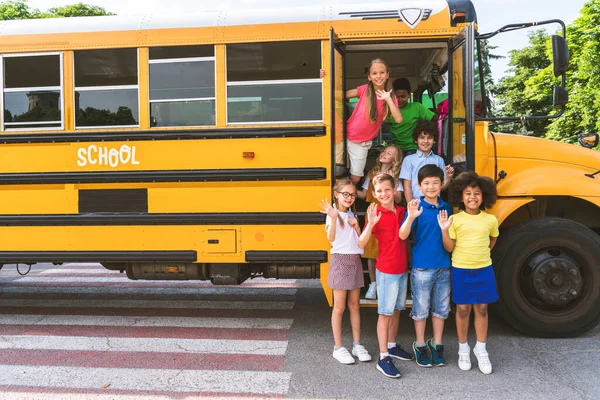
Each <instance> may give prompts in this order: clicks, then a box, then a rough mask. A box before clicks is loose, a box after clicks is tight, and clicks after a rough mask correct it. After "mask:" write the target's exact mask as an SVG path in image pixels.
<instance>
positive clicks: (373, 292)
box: [365, 282, 377, 300]
mask: <svg viewBox="0 0 600 400" xmlns="http://www.w3.org/2000/svg"><path fill="white" fill-rule="evenodd" d="M376 298H377V282H371V283H369V289H368V290H367V294H365V299H369V300H375V299H376Z"/></svg>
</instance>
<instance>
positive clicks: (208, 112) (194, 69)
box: [149, 45, 215, 127]
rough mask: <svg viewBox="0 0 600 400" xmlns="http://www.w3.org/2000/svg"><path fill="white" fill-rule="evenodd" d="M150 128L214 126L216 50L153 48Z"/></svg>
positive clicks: (207, 47) (151, 55) (188, 47)
mask: <svg viewBox="0 0 600 400" xmlns="http://www.w3.org/2000/svg"><path fill="white" fill-rule="evenodd" d="M149 54H150V60H149V69H150V121H151V126H152V127H163V126H201V125H215V48H214V46H212V45H209V46H177V47H173V46H172V47H152V48H150V50H149Z"/></svg>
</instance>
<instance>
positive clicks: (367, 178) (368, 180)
mask: <svg viewBox="0 0 600 400" xmlns="http://www.w3.org/2000/svg"><path fill="white" fill-rule="evenodd" d="M396 181H397V182H398V186H396V190H397V191H398V192H404V187H403V186H402V181H401V180H400V177H398V178H397V179H396ZM369 183H371V177H370V176H369V175H367V176H365V180H364V182H363V185H362V188H363V189H365V190H368V189H369Z"/></svg>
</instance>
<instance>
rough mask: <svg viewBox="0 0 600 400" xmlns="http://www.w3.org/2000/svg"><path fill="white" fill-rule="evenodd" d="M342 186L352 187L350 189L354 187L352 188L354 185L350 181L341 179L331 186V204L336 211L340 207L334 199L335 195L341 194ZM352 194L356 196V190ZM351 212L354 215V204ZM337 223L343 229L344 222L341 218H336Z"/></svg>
mask: <svg viewBox="0 0 600 400" xmlns="http://www.w3.org/2000/svg"><path fill="white" fill-rule="evenodd" d="M344 186H352V187H354V188H355V187H356V186H354V183H352V181H351V180H350V179H348V178H343V179H338V180H337V181H336V182H335V185H333V203H334V204H335V205H336V206H337V208H338V211H339V209H340V205H339V204H338V202H337V197H335V193H336V192H337V193H341V192H340V191H341V190H342V188H343V187H344ZM354 194H356V190H355V192H354ZM352 212H353V213H354V215H356V203H353V204H352ZM338 221H340V226H341V227H342V228H343V227H344V220H343V219H342V218H338Z"/></svg>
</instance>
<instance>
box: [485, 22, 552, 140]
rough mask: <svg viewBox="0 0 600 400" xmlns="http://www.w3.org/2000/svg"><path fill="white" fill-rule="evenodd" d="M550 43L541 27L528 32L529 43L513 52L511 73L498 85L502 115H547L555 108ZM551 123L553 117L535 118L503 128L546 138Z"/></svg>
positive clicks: (498, 101) (497, 96) (503, 127)
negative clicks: (548, 118)
mask: <svg viewBox="0 0 600 400" xmlns="http://www.w3.org/2000/svg"><path fill="white" fill-rule="evenodd" d="M549 46H550V36H549V35H548V34H547V33H546V32H545V31H544V30H538V31H535V32H532V33H531V34H530V35H529V46H527V47H525V48H523V49H520V50H511V51H510V53H509V57H510V61H509V63H508V66H509V69H508V72H509V75H508V76H505V77H503V78H502V79H501V80H500V82H498V84H497V85H496V98H497V105H496V106H497V107H498V109H499V110H498V112H497V113H498V114H499V115H515V116H527V115H547V114H549V113H550V112H551V111H552V92H551V88H552V79H551V78H552V77H551V76H549V75H548V74H549V73H550V72H551V71H550V69H551V64H552V63H551V61H550V60H551V57H550V56H549V54H548V52H549V51H550V52H551V49H550V47H549ZM548 80H550V82H548ZM550 123H551V121H550V120H535V121H527V122H525V123H511V124H504V125H503V126H502V130H503V131H507V132H512V133H520V134H523V135H528V136H538V137H544V136H545V134H546V130H547V128H548V125H549V124H550Z"/></svg>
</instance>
